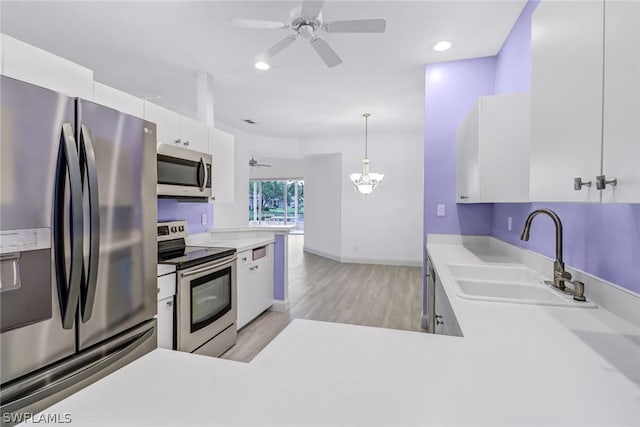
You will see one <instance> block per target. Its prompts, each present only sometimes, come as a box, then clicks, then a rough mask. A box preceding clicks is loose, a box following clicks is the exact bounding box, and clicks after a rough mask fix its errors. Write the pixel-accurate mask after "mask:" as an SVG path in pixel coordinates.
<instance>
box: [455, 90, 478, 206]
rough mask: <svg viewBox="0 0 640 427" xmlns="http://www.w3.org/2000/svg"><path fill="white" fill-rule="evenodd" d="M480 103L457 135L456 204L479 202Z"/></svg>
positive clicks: (468, 116)
mask: <svg viewBox="0 0 640 427" xmlns="http://www.w3.org/2000/svg"><path fill="white" fill-rule="evenodd" d="M479 120H480V103H479V102H476V103H475V104H474V106H473V108H471V111H469V114H468V115H467V117H466V118H465V119H464V121H463V122H462V124H461V125H460V127H458V133H457V157H456V159H457V160H456V202H458V203H469V202H478V201H479V199H480V191H479V186H478V167H479V164H478V162H479V142H480V141H479V137H480V135H479V128H478V127H479Z"/></svg>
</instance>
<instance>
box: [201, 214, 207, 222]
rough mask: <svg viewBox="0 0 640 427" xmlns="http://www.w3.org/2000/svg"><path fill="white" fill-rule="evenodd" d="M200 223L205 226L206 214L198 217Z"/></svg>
mask: <svg viewBox="0 0 640 427" xmlns="http://www.w3.org/2000/svg"><path fill="white" fill-rule="evenodd" d="M200 222H201V223H202V225H207V214H202V215H201V216H200Z"/></svg>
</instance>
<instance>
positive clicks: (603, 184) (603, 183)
mask: <svg viewBox="0 0 640 427" xmlns="http://www.w3.org/2000/svg"><path fill="white" fill-rule="evenodd" d="M607 184H609V185H611V186H612V187H615V186H616V185H618V179H617V178H612V179H609V180H608V179H607V176H606V175H598V176H596V188H597V189H598V190H605V189H606V188H607Z"/></svg>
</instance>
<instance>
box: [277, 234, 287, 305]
mask: <svg viewBox="0 0 640 427" xmlns="http://www.w3.org/2000/svg"><path fill="white" fill-rule="evenodd" d="M286 238H288V237H287V236H285V235H283V234H276V238H275V243H274V245H273V248H274V252H275V254H274V257H273V299H277V300H280V301H284V287H285V283H284V268H285V266H286V265H287V264H286V263H285V259H284V253H285V250H284V245H285V242H284V239H286Z"/></svg>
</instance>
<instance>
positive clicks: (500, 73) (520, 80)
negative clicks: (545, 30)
mask: <svg viewBox="0 0 640 427" xmlns="http://www.w3.org/2000/svg"><path fill="white" fill-rule="evenodd" d="M538 3H540V0H529V1H528V2H527V4H526V6H525V7H524V9H522V12H521V13H520V17H519V18H518V20H517V21H516V23H515V25H514V26H513V28H512V29H511V33H509V36H508V37H507V39H506V40H505V42H504V44H503V45H502V48H501V49H500V52H499V53H498V56H497V57H496V75H495V93H496V94H500V93H514V92H516V93H517V92H529V91H531V16H532V14H533V11H534V10H535V9H536V7H537V6H538Z"/></svg>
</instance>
